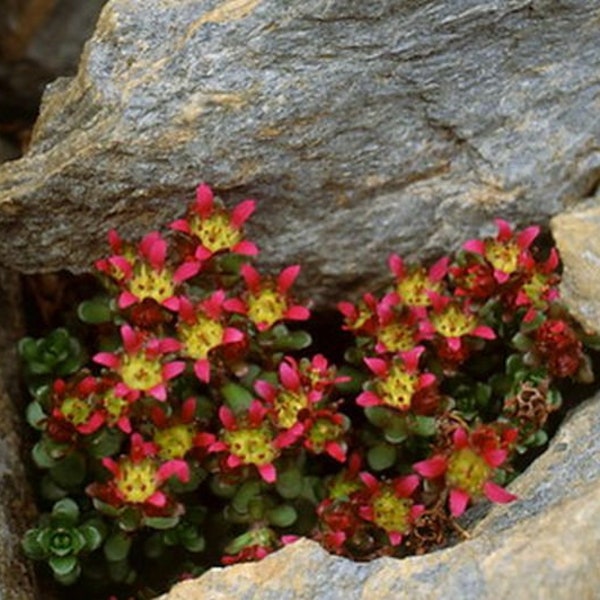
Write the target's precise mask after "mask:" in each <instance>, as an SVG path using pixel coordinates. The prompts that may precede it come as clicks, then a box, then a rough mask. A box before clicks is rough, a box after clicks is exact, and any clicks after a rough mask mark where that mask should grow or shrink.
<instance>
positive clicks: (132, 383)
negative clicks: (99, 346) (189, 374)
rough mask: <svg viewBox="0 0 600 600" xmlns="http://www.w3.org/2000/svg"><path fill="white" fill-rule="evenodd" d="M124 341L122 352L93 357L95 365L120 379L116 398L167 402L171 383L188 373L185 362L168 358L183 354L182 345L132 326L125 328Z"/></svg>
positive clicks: (123, 330) (102, 353)
mask: <svg viewBox="0 0 600 600" xmlns="http://www.w3.org/2000/svg"><path fill="white" fill-rule="evenodd" d="M121 338H122V340H123V350H122V351H120V352H99V353H98V354H96V355H95V356H94V357H93V360H94V362H96V363H98V364H100V365H103V366H104V367H107V368H108V369H110V370H111V371H114V372H115V373H116V374H117V375H118V376H119V378H120V382H119V383H117V384H116V386H115V395H116V396H119V397H122V398H127V399H128V400H129V401H134V400H137V398H139V397H140V396H141V395H142V394H148V395H149V396H152V397H153V398H156V399H157V400H160V401H163V402H164V401H165V400H166V398H167V383H168V382H169V381H170V380H171V379H174V378H175V377H177V376H178V375H180V374H181V373H182V372H183V371H184V370H185V362H183V361H169V360H168V358H167V357H168V355H169V354H170V353H173V352H178V351H179V350H180V347H181V345H180V343H179V342H178V341H177V340H175V339H173V338H155V337H150V336H149V335H147V334H145V333H142V332H140V331H136V330H134V329H133V328H132V327H130V326H129V325H123V326H122V327H121Z"/></svg>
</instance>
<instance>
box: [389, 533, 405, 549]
mask: <svg viewBox="0 0 600 600" xmlns="http://www.w3.org/2000/svg"><path fill="white" fill-rule="evenodd" d="M387 534H388V538H389V539H390V544H391V545H392V546H398V545H399V544H401V543H402V534H401V533H400V532H399V531H388V532H387Z"/></svg>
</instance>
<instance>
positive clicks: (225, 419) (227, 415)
mask: <svg viewBox="0 0 600 600" xmlns="http://www.w3.org/2000/svg"><path fill="white" fill-rule="evenodd" d="M219 419H221V423H223V425H224V426H225V429H229V430H231V429H235V426H236V422H235V417H234V416H233V412H231V410H230V409H229V408H228V407H227V406H225V405H224V404H222V405H221V406H220V407H219Z"/></svg>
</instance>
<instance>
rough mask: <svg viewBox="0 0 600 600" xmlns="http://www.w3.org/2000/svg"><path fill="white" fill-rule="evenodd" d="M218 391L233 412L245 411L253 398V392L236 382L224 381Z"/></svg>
mask: <svg viewBox="0 0 600 600" xmlns="http://www.w3.org/2000/svg"><path fill="white" fill-rule="evenodd" d="M220 391H221V395H222V396H223V398H224V400H225V403H226V404H227V406H228V407H229V408H230V409H231V410H232V411H233V412H234V413H235V414H239V413H242V412H245V411H247V410H248V409H249V408H250V404H251V403H252V400H254V394H252V392H250V391H249V390H247V389H246V388H245V387H243V386H241V385H239V384H237V383H233V382H229V383H226V384H225V385H224V386H222V387H221V390H220Z"/></svg>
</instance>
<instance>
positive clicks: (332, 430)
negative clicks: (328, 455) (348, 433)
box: [308, 419, 343, 452]
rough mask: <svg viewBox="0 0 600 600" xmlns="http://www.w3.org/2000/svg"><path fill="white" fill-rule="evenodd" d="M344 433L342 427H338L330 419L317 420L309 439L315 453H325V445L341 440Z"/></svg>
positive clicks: (311, 429)
mask: <svg viewBox="0 0 600 600" xmlns="http://www.w3.org/2000/svg"><path fill="white" fill-rule="evenodd" d="M342 433H343V430H342V427H341V425H336V424H335V423H333V422H332V421H330V420H329V419H317V420H316V421H315V423H314V424H313V426H312V427H311V428H310V432H309V434H308V439H309V440H310V442H311V443H312V447H313V450H314V451H315V452H323V450H324V449H325V444H327V442H330V441H332V440H335V439H337V438H339V437H340V435H341V434H342Z"/></svg>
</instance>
